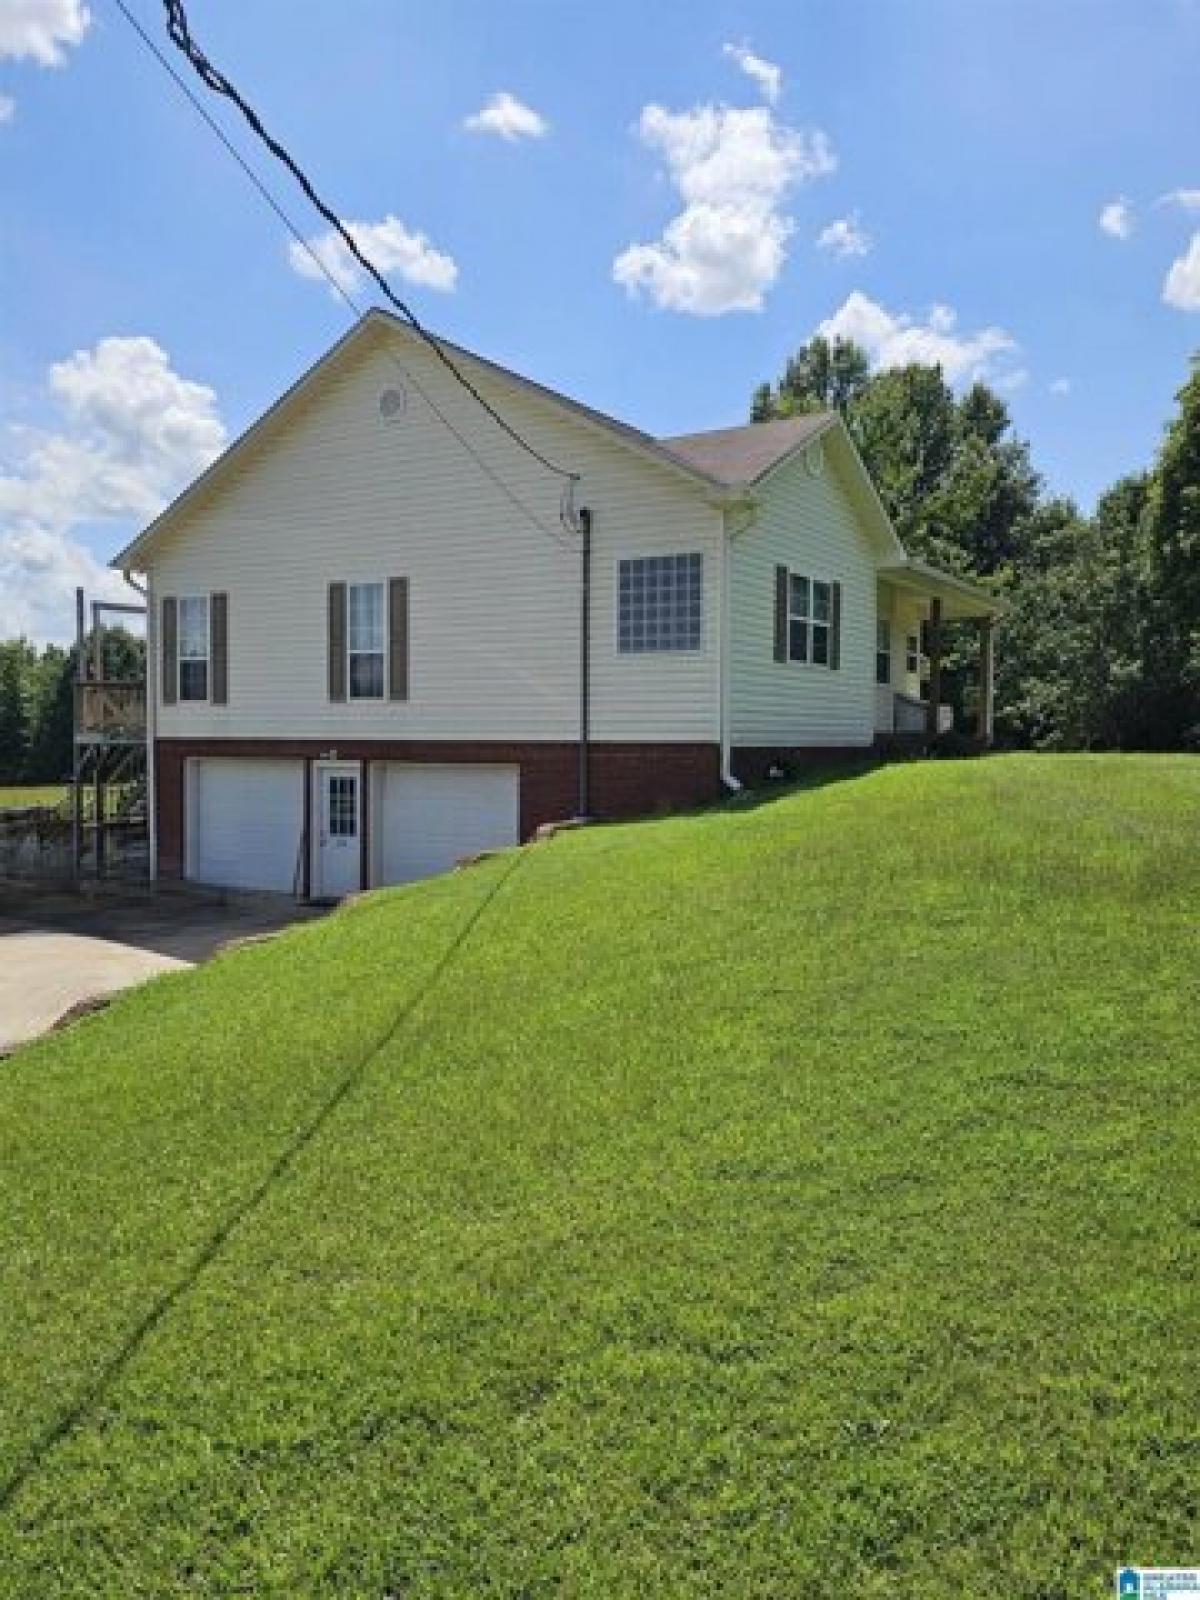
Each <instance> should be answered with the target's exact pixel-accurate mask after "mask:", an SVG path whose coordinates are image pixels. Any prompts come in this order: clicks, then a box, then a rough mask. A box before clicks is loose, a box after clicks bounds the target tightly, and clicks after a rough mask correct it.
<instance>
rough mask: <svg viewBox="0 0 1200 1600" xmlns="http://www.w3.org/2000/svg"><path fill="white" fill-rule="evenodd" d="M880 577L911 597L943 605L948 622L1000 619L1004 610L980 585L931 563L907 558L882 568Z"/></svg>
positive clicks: (943, 613)
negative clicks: (965, 619) (913, 595)
mask: <svg viewBox="0 0 1200 1600" xmlns="http://www.w3.org/2000/svg"><path fill="white" fill-rule="evenodd" d="M878 570H879V577H880V579H881V580H882V581H883V582H885V583H890V584H892V585H894V586H895V587H896V588H897V589H903V590H904V591H905V592H906V593H908V594H919V595H921V596H923V597H924V598H925V599H928V600H933V599H937V600H940V601H941V602H942V615H943V616H944V617H945V618H946V619H947V620H948V621H954V620H958V619H961V618H964V617H998V616H1001V615H1002V614H1003V611H1004V607H1003V606H1002V605H1001V604H1000V602H999V601H998V600H997V599H996V597H995V595H993V594H989V593H988V591H987V590H986V589H982V588H980V587H979V585H978V584H974V583H968V582H967V580H966V579H965V578H956V577H955V575H954V574H953V573H952V572H943V571H942V569H941V568H940V567H934V566H931V565H930V563H929V562H928V561H918V560H917V559H916V557H915V556H906V557H905V558H904V560H903V561H896V562H893V563H892V564H891V565H890V566H884V567H880V568H879V569H878Z"/></svg>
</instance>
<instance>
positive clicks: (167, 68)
mask: <svg viewBox="0 0 1200 1600" xmlns="http://www.w3.org/2000/svg"><path fill="white" fill-rule="evenodd" d="M113 3H114V5H115V6H116V7H117V10H118V11H119V12H120V13H121V15H122V16H123V17H124V19H125V21H126V22H127V23H128V24H129V26H130V28H132V30H133V31H134V33H135V34H136V36H137V37H138V39H139V40H140V41H141V43H142V45H143V46H144V47H145V49H146V50H147V51H148V52H149V54H150V55H151V56H152V57H153V58H154V60H155V61H156V62H157V63H158V65H159V66H160V67H161V68H162V70H163V71H164V72H165V73H166V74H167V76H168V77H169V78H170V79H171V81H172V83H174V85H175V87H176V88H177V89H178V90H179V92H180V93H181V94H182V95H183V96H184V98H185V99H186V100H187V101H188V103H189V105H190V106H191V107H192V109H193V110H194V111H195V112H196V114H197V116H199V117H200V118H201V119H202V120H203V122H204V123H205V125H206V126H207V127H208V129H209V131H210V132H211V133H213V134H214V135H215V136H216V138H217V140H218V141H219V143H220V144H221V146H222V148H223V149H224V150H225V152H226V154H227V155H229V156H230V157H231V159H232V160H233V161H234V162H235V163H236V164H237V166H238V167H239V168H240V169H241V171H242V173H243V175H244V176H245V177H246V178H247V179H248V181H249V182H250V184H251V185H252V186H253V188H254V190H255V191H256V193H257V194H258V196H259V198H260V199H261V200H262V201H263V202H264V203H265V204H266V205H267V206H268V207H269V208H270V210H271V211H272V212H273V213H274V215H275V216H276V217H277V218H278V220H279V221H280V222H281V223H282V224H283V226H284V227H285V228H286V229H287V231H288V233H289V234H290V235H291V237H292V238H293V239H294V240H295V242H296V244H297V245H299V247H300V249H301V250H303V251H304V253H305V255H306V256H307V257H308V258H309V260H310V261H311V262H312V264H313V266H314V267H315V268H316V270H317V272H318V273H319V274H320V275H321V277H323V278H324V279H325V281H326V282H327V283H328V284H329V287H330V288H331V289H332V291H333V293H334V294H335V295H336V296H337V297H338V299H340V300H341V301H342V302H343V303H344V304H345V306H346V307H347V309H348V310H349V311H350V313H351V315H352V316H353V317H354V318H355V320H356V321H357V320H360V319H361V318H362V317H363V316H365V315H366V308H365V307H364V306H363V305H361V304H360V303H359V302H358V301H357V300H356V299H355V298H354V296H353V295H352V294H351V293H350V291H349V290H348V289H347V287H346V285H345V284H344V283H343V282H342V281H341V280H340V279H339V278H338V276H337V274H336V273H334V272H333V271H332V270H331V269H330V267H329V265H328V263H327V262H326V261H324V260H323V259H322V257H321V255H320V254H319V252H318V251H317V250H315V249H314V248H313V245H312V243H311V241H310V240H309V239H308V238H307V237H306V236H305V234H304V232H303V230H302V229H301V228H300V226H299V224H298V223H297V222H295V220H294V219H293V218H292V217H291V216H290V215H289V213H288V212H287V211H286V210H285V209H284V207H283V206H282V205H281V203H280V202H279V201H278V200H277V199H276V197H275V196H274V195H273V194H272V193H271V190H270V189H269V188H268V187H267V185H266V184H265V183H264V182H263V180H262V178H260V177H259V175H258V173H257V172H256V171H255V170H254V168H253V167H252V166H251V165H250V163H249V161H247V160H246V158H245V156H244V155H243V154H242V152H241V151H240V150H239V149H238V147H237V146H236V145H235V144H234V143H233V141H232V139H230V137H229V135H228V134H227V133H226V132H225V130H224V128H222V126H221V124H220V123H219V122H218V121H217V120H216V118H215V117H214V116H213V115H212V113H211V112H210V111H209V110H208V108H207V107H206V106H205V105H204V103H203V102H202V101H201V100H200V98H199V96H198V95H196V94H195V93H194V92H193V90H192V88H191V86H190V85H189V84H188V83H187V81H186V80H185V79H184V78H183V77H182V76H181V75H180V73H178V72H177V71H176V70H175V68H174V66H173V65H172V64H171V62H170V60H169V59H168V58H167V56H166V55H165V54H164V52H163V51H162V50H160V49H159V47H158V45H157V44H156V43H155V41H154V39H153V38H152V37H151V35H150V34H149V33H148V32H147V31H146V29H145V28H144V27H143V26H142V24H141V22H140V21H139V20H138V18H137V16H136V15H135V14H134V13H133V11H131V10H130V8H129V6H128V5H127V4H126V0H113ZM288 164H289V165H290V158H289V159H288ZM318 204H319V202H318ZM324 214H325V212H324V210H322V215H324ZM338 226H339V229H340V224H338ZM352 248H353V249H354V253H355V256H356V257H357V258H358V259H359V260H364V259H365V258H364V257H363V256H362V253H361V251H359V249H358V247H357V246H356V245H352ZM367 270H368V271H369V272H370V273H371V275H372V276H373V277H374V278H375V279H376V280H377V281H379V282H381V283H383V285H384V291H385V293H386V294H387V295H388V298H389V299H390V300H392V301H393V303H395V304H397V305H401V304H402V302H400V301H399V300H398V299H397V297H396V296H395V295H393V294H392V291H391V289H390V288H389V287H388V286H387V284H386V280H384V279H383V278H382V277H381V275H380V274H379V272H378V271H377V270H376V269H375V267H374V266H372V265H371V264H370V263H368V264H367ZM405 315H406V318H407V320H408V321H409V323H410V325H411V326H412V327H413V329H414V331H415V332H417V333H418V334H420V336H421V337H422V338H423V339H424V341H425V342H426V343H427V344H428V345H430V347H431V348H432V349H434V350H435V351H436V353H437V355H438V356H439V358H440V359H441V361H442V362H443V363H444V365H446V366H447V367H448V368H449V369H450V371H451V372H452V373H453V374H454V375H455V377H456V378H457V379H458V381H459V382H460V383H461V384H462V385H463V386H464V387H465V388H466V389H467V391H468V392H469V393H470V394H471V395H472V396H473V397H474V398H475V399H476V400H477V401H478V402H479V404H480V405H481V406H482V407H483V408H484V410H485V411H486V412H487V413H488V414H489V415H490V416H492V417H493V418H494V419H495V421H496V422H497V423H498V424H499V426H500V427H501V428H502V429H503V430H504V432H505V433H507V434H508V435H509V436H510V437H511V438H513V439H515V440H516V442H517V443H518V444H519V445H520V446H521V447H522V449H524V450H526V451H527V452H528V453H529V454H530V455H532V456H533V457H534V458H535V459H536V460H537V461H539V462H540V463H541V464H542V465H543V466H545V467H546V468H547V469H548V470H549V471H550V472H553V473H555V474H556V475H557V476H559V477H561V478H563V479H564V480H565V482H564V487H563V495H562V505H561V507H560V518H559V520H560V522H563V524H564V526H566V525H567V519H566V516H565V515H564V512H563V509H562V508H563V507H566V506H567V505H568V504H569V501H570V491H571V488H572V486H573V484H574V483H575V482H576V481H577V479H578V474H577V473H574V472H567V471H566V470H564V469H563V468H562V467H557V466H555V465H554V464H553V462H551V461H549V460H548V459H547V458H546V457H544V456H543V455H542V454H541V453H540V452H539V451H538V450H536V449H535V448H534V447H533V446H532V445H530V444H528V443H527V441H526V440H524V439H523V438H522V437H521V435H520V434H519V433H517V431H516V430H515V429H514V428H512V427H511V426H510V425H509V424H508V423H507V422H506V421H505V420H504V418H503V417H502V416H501V415H500V414H499V412H497V411H496V410H495V408H494V407H493V406H492V405H490V404H489V402H488V401H487V400H485V399H484V398H483V396H482V395H480V394H479V392H478V390H477V389H476V388H475V386H474V385H473V384H472V383H471V382H470V380H469V379H468V378H467V377H466V376H465V375H464V374H463V373H461V371H460V370H459V368H458V367H457V366H456V364H455V363H454V362H453V361H452V360H451V358H450V356H449V355H448V354H447V353H446V352H445V350H443V348H442V346H441V345H440V343H439V342H438V340H437V339H436V337H435V336H434V335H433V334H431V333H430V332H429V331H428V330H427V329H425V328H424V327H422V326H421V324H420V323H419V322H418V321H417V320H416V319H415V318H414V317H413V315H412V313H411V312H409V311H407V309H405ZM388 354H389V356H390V357H391V360H392V362H393V364H394V365H395V366H396V368H397V370H398V371H399V372H400V374H401V376H402V377H403V378H404V379H405V381H406V382H407V383H409V384H410V385H411V386H412V387H413V388H414V389H415V390H416V391H417V393H418V394H419V395H420V396H421V398H422V399H423V400H424V402H425V404H426V405H427V406H428V407H429V409H430V411H432V412H433V414H434V416H436V417H437V419H438V421H439V422H441V423H442V425H443V426H444V427H445V428H446V429H447V431H448V432H449V433H451V434H452V435H453V436H454V438H455V439H456V440H457V441H458V443H459V444H460V445H461V446H462V448H463V449H464V450H465V451H466V453H467V454H468V455H469V456H470V457H471V458H472V460H473V461H474V462H475V463H476V465H477V466H478V467H479V469H480V470H481V472H483V473H484V475H485V476H486V477H487V478H489V479H490V480H491V482H492V483H493V484H494V485H495V486H496V488H498V489H499V490H500V492H501V493H502V494H503V495H504V496H505V498H506V499H507V500H508V501H509V502H510V503H511V504H512V505H513V506H514V507H515V509H516V510H518V511H519V512H520V513H521V515H522V516H523V517H524V518H525V519H526V520H527V521H528V522H529V523H530V524H532V526H533V527H535V528H536V529H537V530H538V531H539V532H540V533H543V534H545V536H546V537H547V538H549V539H552V540H553V541H554V542H555V544H557V545H558V546H559V547H560V548H561V549H567V548H569V546H568V545H567V543H566V541H564V540H563V539H562V537H561V536H560V535H559V534H558V533H557V532H556V531H555V530H554V529H553V528H551V527H550V526H549V525H548V524H547V523H546V522H544V521H543V520H542V518H541V517H539V516H538V514H537V513H536V512H535V511H533V510H532V509H531V508H530V507H529V506H527V505H526V504H525V502H524V501H523V500H522V499H521V498H520V496H519V495H518V494H517V493H516V492H515V491H514V490H513V489H511V488H510V487H509V485H508V484H507V483H505V481H504V480H503V478H501V477H500V476H499V474H498V473H497V472H496V471H495V469H494V468H493V467H492V466H491V465H490V464H489V463H488V462H487V461H486V460H485V459H484V457H483V456H481V455H480V453H479V452H478V451H477V450H476V449H475V447H474V446H473V445H472V444H471V442H470V440H469V439H467V438H466V436H465V435H464V434H463V433H462V432H461V431H460V429H458V428H457V427H456V426H455V424H454V423H453V422H452V421H451V419H450V418H449V417H448V416H447V415H446V413H445V412H444V411H443V410H442V408H441V407H440V406H439V405H438V404H437V402H436V401H435V400H434V398H433V396H432V395H431V394H430V393H429V391H428V390H427V389H425V388H424V387H423V385H422V384H421V383H420V382H419V380H418V379H417V378H416V376H415V375H414V374H413V373H412V372H411V371H410V369H409V368H407V367H405V366H404V364H403V363H402V362H401V361H400V359H399V357H398V356H397V355H396V353H395V351H394V350H389V351H388Z"/></svg>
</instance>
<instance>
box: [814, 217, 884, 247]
mask: <svg viewBox="0 0 1200 1600" xmlns="http://www.w3.org/2000/svg"><path fill="white" fill-rule="evenodd" d="M873 243H874V240H873V239H872V238H871V235H870V234H869V233H868V232H867V230H866V229H865V228H864V227H863V225H862V223H861V222H860V221H859V219H858V212H857V211H854V212H851V214H850V215H849V216H848V217H838V218H837V219H836V221H834V222H831V223H830V224H829V225H828V227H825V228H822V229H821V231H820V233H819V234H818V235H817V247H818V248H819V249H821V250H832V251H833V253H834V255H835V256H865V255H867V254H868V253H869V251H870V249H871V246H872V244H873Z"/></svg>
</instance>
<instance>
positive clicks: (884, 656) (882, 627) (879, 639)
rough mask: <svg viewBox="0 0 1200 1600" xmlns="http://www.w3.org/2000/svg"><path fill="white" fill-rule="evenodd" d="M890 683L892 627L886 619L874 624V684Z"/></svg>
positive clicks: (882, 618) (881, 618)
mask: <svg viewBox="0 0 1200 1600" xmlns="http://www.w3.org/2000/svg"><path fill="white" fill-rule="evenodd" d="M891 681H892V625H891V623H890V622H889V621H888V619H887V618H886V617H880V618H879V620H878V621H877V622H876V624H875V682H876V683H891Z"/></svg>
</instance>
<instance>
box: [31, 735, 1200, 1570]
mask: <svg viewBox="0 0 1200 1600" xmlns="http://www.w3.org/2000/svg"><path fill="white" fill-rule="evenodd" d="M1198 905H1200V760H1196V759H1189V758H1183V757H1181V758H1133V757H1126V758H1121V757H1114V758H1088V757H1081V758H1071V757H1041V758H1036V757H1030V758H1023V757H1011V758H1010V757H1003V758H995V759H990V760H987V761H979V762H974V763H962V764H958V763H933V764H928V765H919V766H904V767H890V768H885V769H881V770H877V771H874V772H871V773H868V774H866V775H863V776H859V777H854V778H847V779H846V780H845V781H839V782H828V783H824V784H821V785H819V786H814V787H811V788H808V789H801V790H798V791H796V792H793V793H791V794H788V795H781V796H778V797H777V798H774V799H773V800H771V801H770V802H769V803H763V804H752V803H740V804H739V803H735V804H733V805H731V806H729V807H726V808H723V809H720V810H715V811H713V812H710V813H707V814H702V815H697V816H692V817H687V818H681V819H674V820H670V821H663V822H654V823H647V824H643V825H639V826H629V827H614V828H604V829H596V830H594V831H591V832H585V833H579V834H575V835H566V836H560V837H559V838H557V839H555V840H553V841H552V842H551V843H549V844H546V845H541V846H537V847H535V848H532V849H529V850H526V851H524V852H520V853H513V854H510V855H508V856H505V857H502V858H500V859H497V860H494V861H491V862H488V863H485V864H483V865H480V866H477V867H475V868H472V869H471V870H469V871H466V872H463V873H459V874H456V875H454V876H451V877H448V878H444V879H441V880H438V881H433V882H430V883H427V884H424V885H420V886H415V887H413V888H410V889H407V890H401V891H396V892H390V893H385V894H380V895H378V896H373V897H369V898H367V899H365V900H363V901H361V902H359V903H356V904H354V905H352V906H350V907H348V908H347V909H345V910H344V911H342V912H341V913H339V914H337V915H335V916H334V917H332V918H330V919H328V920H327V921H324V922H322V923H319V924H314V925H311V926H308V927H306V928H303V929H300V930H296V931H294V932H292V933H289V934H288V935H286V936H284V937H283V938H281V939H279V940H277V941H275V942H273V943H270V944H266V945H261V946H257V947H252V948H248V949H246V950H243V951H241V952H239V953H236V954H232V955H229V956H226V957H222V958H220V959H218V960H217V961H215V962H214V963H213V964H211V965H210V966H208V967H205V968H203V969H201V970H199V971H197V972H194V973H189V974H186V975H181V976H171V977H168V978H165V979H162V980H159V981H156V982H155V983H154V984H152V985H150V986H148V987H146V988H144V989H142V990H140V991H136V992H134V993H131V994H129V995H127V996H125V997H124V998H122V999H121V1000H120V1001H119V1002H118V1003H117V1004H116V1005H115V1006H114V1007H113V1008H112V1009H111V1010H110V1011H109V1012H107V1013H105V1014H103V1015H101V1016H99V1017H96V1018H93V1019H91V1020H89V1021H86V1022H84V1023H82V1024H81V1025H79V1026H78V1027H76V1028H75V1029H73V1030H71V1031H70V1032H68V1033H66V1034H65V1035H61V1036H59V1037H58V1038H56V1039H55V1040H53V1041H50V1042H46V1043H44V1044H41V1045H38V1046H35V1047H33V1048H31V1049H29V1050H26V1051H22V1052H20V1053H18V1054H17V1055H16V1056H14V1057H13V1058H12V1059H11V1060H10V1061H9V1062H7V1063H6V1064H3V1065H0V1174H2V1175H3V1176H2V1179H0V1218H2V1228H3V1232H2V1235H0V1237H2V1238H3V1252H2V1256H0V1482H2V1483H3V1489H2V1490H0V1592H3V1593H4V1594H6V1595H19V1596H37V1597H39V1600H42V1597H48V1596H60V1595H79V1596H83V1595H87V1596H93V1595H101V1596H113V1597H118V1596H119V1597H122V1600H132V1597H142V1596H146V1597H150V1596H153V1597H155V1600H160V1597H167V1596H185V1595H186V1596H196V1595H206V1596H207V1595H256V1596H257V1595H278V1596H289V1597H292V1596H308V1595H321V1596H327V1595H339V1596H341V1595H348V1596H376V1597H383V1596H394V1597H406V1600H407V1597H410V1596H476V1595H484V1596H487V1595H495V1596H542V1595H547V1596H549V1595H572V1596H589V1597H591V1596H596V1597H599V1596H605V1597H612V1596H631V1597H632V1596H651V1595H652V1596H658V1595H664V1596H709V1595H728V1596H737V1597H741V1596H753V1597H763V1600H767V1597H771V1600H776V1597H784V1596H792V1595H801V1594H814V1595H815V1594H827V1593H828V1594H832V1593H835V1592H836V1593H846V1594H853V1595H855V1596H864V1597H884V1596H887V1597H894V1596H897V1595H901V1594H904V1595H908V1594H913V1595H917V1594H919V1595H921V1596H922V1597H923V1600H963V1597H973V1596H979V1597H992V1596H996V1595H1004V1596H1005V1597H1008V1600H1018V1597H1019V1600H1077V1597H1081V1596H1090V1595H1097V1596H1099V1595H1104V1594H1107V1593H1109V1592H1110V1591H1111V1582H1112V1578H1111V1574H1112V1569H1113V1568H1114V1567H1115V1566H1116V1565H1117V1564H1118V1563H1119V1562H1123V1561H1134V1562H1141V1563H1147V1564H1149V1563H1159V1564H1168V1563H1175V1562H1181V1561H1187V1560H1193V1559H1194V1558H1195V1555H1196V1545H1197V1530H1198V1528H1200V1412H1198V1410H1197V1395H1198V1394H1200V1293H1198V1290H1197V1281H1198V1278H1197V1273H1198V1267H1200V1263H1198V1261H1197V1255H1198V1250H1197V1246H1198V1244H1200V1183H1198V1179H1197V1150H1198V1148H1200V1146H1198V1140H1197V1136H1198V1134H1200V1112H1198V1109H1197V1107H1198V1099H1200V1097H1198V1095H1197V1068H1198V1064H1200V1005H1198V1001H1200V956H1198V952H1197V906H1198Z"/></svg>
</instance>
